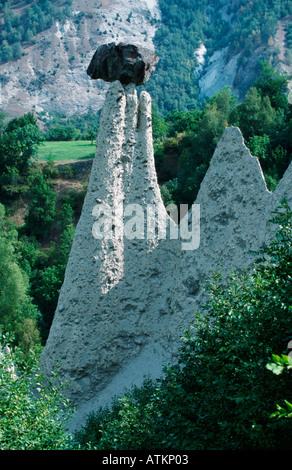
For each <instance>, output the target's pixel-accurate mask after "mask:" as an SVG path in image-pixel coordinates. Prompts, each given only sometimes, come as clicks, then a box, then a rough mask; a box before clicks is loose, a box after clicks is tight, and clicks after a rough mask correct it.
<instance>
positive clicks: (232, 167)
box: [41, 54, 292, 427]
mask: <svg viewBox="0 0 292 470" xmlns="http://www.w3.org/2000/svg"><path fill="white" fill-rule="evenodd" d="M125 55H126V56H127V54H125ZM150 55H151V54H150ZM127 60H128V56H127ZM155 61H156V59H155ZM128 66H129V64H128ZM154 68H155V67H153V63H152V73H153V71H154ZM120 69H121V70H124V67H123V64H122V65H121V67H120ZM115 78H116V77H115ZM118 78H119V77H118ZM118 78H117V79H114V80H113V81H111V84H110V87H109V89H108V92H107V95H106V99H105V103H104V106H103V109H102V112H101V117H100V129H99V133H98V137H97V149H96V155H95V159H94V161H93V165H92V170H91V175H90V179H89V184H88V189H87V194H86V197H85V200H84V205H83V209H82V213H81V216H80V220H79V222H78V224H77V227H76V231H75V236H74V240H73V244H72V248H71V253H70V256H69V260H68V264H67V269H66V273H65V278H64V283H63V286H62V288H61V291H60V295H59V301H58V305H57V309H56V312H55V316H54V320H53V323H52V326H51V330H50V334H49V337H48V340H47V343H46V346H45V348H44V351H43V353H42V356H41V365H42V368H43V370H44V373H45V375H46V376H49V375H50V374H51V372H52V371H54V370H55V369H56V368H58V370H59V377H60V379H61V380H62V381H64V382H66V383H67V384H68V389H67V390H68V395H69V397H70V398H71V399H72V401H73V404H74V405H75V406H76V415H75V417H74V418H73V420H72V426H73V427H75V426H78V425H80V424H82V423H83V421H82V420H83V419H84V417H85V416H86V414H87V413H89V412H90V411H93V410H96V409H97V408H98V407H99V406H103V405H108V404H110V401H111V399H112V397H113V396H115V395H121V394H122V393H123V392H124V391H125V390H126V389H127V388H129V387H130V386H131V385H133V384H136V385H140V384H141V383H142V381H143V379H144V377H145V376H147V375H150V376H152V377H157V376H159V375H161V374H162V371H163V365H164V364H166V363H169V362H173V361H175V360H176V357H177V352H178V348H179V346H180V337H181V335H182V331H183V330H184V329H185V328H186V327H187V326H188V325H189V324H190V323H191V322H192V319H193V315H194V312H196V311H198V310H200V309H201V308H202V307H203V304H204V301H205V299H206V294H205V290H204V286H205V284H206V282H207V280H208V278H209V277H210V275H211V273H212V271H214V270H218V271H220V272H222V274H223V275H228V274H230V272H231V269H235V270H242V269H245V268H248V266H249V265H250V264H251V263H252V261H253V260H254V257H253V256H252V255H251V254H250V250H257V249H258V248H260V247H261V246H262V245H263V244H264V243H266V242H267V241H268V240H269V239H270V238H271V225H270V222H269V220H270V219H271V217H272V211H273V210H275V208H276V207H277V206H278V204H279V202H280V201H281V199H282V198H286V200H288V202H289V203H290V204H292V191H291V180H292V164H290V166H289V168H288V169H287V171H286V173H285V175H284V176H283V179H282V181H281V182H280V183H279V184H278V187H277V188H276V190H275V191H274V193H271V192H270V191H268V190H267V187H266V183H265V179H264V176H263V173H262V170H261V167H260V164H259V161H258V160H257V158H255V157H253V156H252V155H251V154H250V152H249V150H248V148H247V147H246V146H245V144H244V141H243V137H242V135H241V132H240V130H239V129H238V128H237V127H230V128H226V129H225V132H224V134H223V136H222V138H221V140H220V141H219V143H218V145H217V148H216V150H215V152H214V155H213V157H212V159H211V162H210V166H209V169H208V171H207V173H206V175H205V178H204V180H203V182H202V184H201V187H200V191H199V194H198V196H197V199H196V201H195V202H194V205H193V207H192V208H190V209H189V211H188V212H187V213H186V215H185V217H184V218H183V219H182V220H181V221H180V223H179V224H176V223H175V222H174V220H173V219H175V217H174V215H175V209H176V208H175V207H171V208H168V210H167V209H166V208H165V206H164V204H163V201H162V198H161V194H160V189H159V185H158V182H157V176H156V171H155V164H154V152H153V139H152V118H151V98H150V96H149V94H148V93H147V92H145V91H142V92H141V93H140V95H139V97H138V93H137V88H136V83H135V80H136V79H135V78H133V79H131V80H130V81H128V80H127V83H122V82H121V81H120V80H119V79H118ZM170 214H171V217H170Z"/></svg>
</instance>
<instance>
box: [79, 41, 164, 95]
mask: <svg viewBox="0 0 292 470" xmlns="http://www.w3.org/2000/svg"><path fill="white" fill-rule="evenodd" d="M158 60H159V58H158V56H157V55H156V54H155V52H153V51H151V50H150V49H147V48H145V47H142V46H137V45H134V44H125V43H119V44H115V43H114V42H112V43H110V44H103V45H102V46H100V47H99V48H98V49H97V50H96V52H95V54H94V56H93V58H92V60H91V62H90V64H89V67H88V69H87V74H88V75H89V76H90V77H91V78H92V79H98V78H100V79H102V80H105V81H106V82H114V81H115V80H119V81H120V83H122V84H123V85H128V84H129V83H134V84H135V85H136V86H139V85H143V84H144V83H146V82H147V80H148V79H149V78H150V77H151V75H152V74H153V73H154V71H155V68H156V65H157V63H158Z"/></svg>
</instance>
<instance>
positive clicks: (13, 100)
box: [0, 0, 292, 118]
mask: <svg viewBox="0 0 292 470" xmlns="http://www.w3.org/2000/svg"><path fill="white" fill-rule="evenodd" d="M229 4H232V1H231V0H230V2H226V3H225V4H224V5H223V6H218V11H217V13H218V15H219V16H220V17H222V19H223V20H224V21H226V22H227V23H228V24H229V26H230V28H231V29H232V28H233V27H234V24H233V21H234V19H232V16H230V15H228V8H227V7H228V5H229ZM158 5H159V1H158V0H139V2H137V1H135V0H102V1H101V0H97V1H96V0H74V1H73V3H72V7H71V11H72V15H71V17H70V18H69V17H68V18H67V19H66V20H65V22H64V24H60V23H59V22H55V24H54V26H53V27H51V28H50V29H49V30H46V31H44V32H42V33H40V34H38V35H37V36H36V38H35V39H36V41H35V44H34V45H31V46H29V47H27V48H26V49H25V55H24V56H23V57H22V58H20V59H19V60H17V61H10V62H7V63H5V64H2V65H0V108H1V109H3V110H5V111H6V112H8V115H9V117H14V116H19V115H22V114H24V113H25V112H28V111H32V110H33V111H35V112H36V113H37V115H38V116H39V117H40V118H43V117H44V116H46V115H47V116H48V113H49V112H52V113H62V114H64V115H65V116H71V115H74V114H82V113H85V112H87V111H88V110H89V108H91V109H92V110H93V111H97V110H99V109H100V108H101V107H102V104H103V102H104V97H105V92H106V90H107V88H108V86H107V85H106V84H105V83H104V82H103V81H102V80H97V81H93V80H91V79H90V77H88V75H87V73H86V70H87V67H88V65H89V63H90V60H91V58H92V56H93V54H94V52H95V50H96V49H97V48H98V47H99V46H100V45H101V44H104V43H109V42H119V41H126V42H128V43H131V42H132V43H135V44H142V45H144V46H146V47H149V48H151V49H154V42H153V41H154V36H155V31H156V28H159V27H160V24H161V23H160V22H159V21H157V20H159V19H161V14H160V11H159V6H158ZM162 20H163V19H162ZM289 21H291V18H290V17H287V18H284V19H282V20H280V21H279V22H278V30H277V33H276V35H275V37H271V38H270V39H269V44H261V45H260V46H259V47H258V49H256V50H254V51H253V54H252V55H251V57H249V58H248V59H247V58H246V57H242V53H241V52H239V53H237V54H236V55H230V53H229V49H228V38H227V39H226V44H225V45H224V47H220V48H218V50H212V51H210V50H208V49H207V47H206V45H205V44H204V43H203V42H202V43H201V45H200V47H199V48H198V49H197V50H195V51H194V54H195V55H196V56H197V59H198V67H197V68H196V69H195V70H194V76H195V79H196V80H197V83H198V85H199V90H200V97H201V98H204V97H210V96H212V95H213V94H214V93H215V92H217V91H219V90H220V89H221V88H222V87H224V86H226V85H228V86H231V88H232V91H233V92H234V93H235V94H237V95H239V96H242V95H243V94H244V93H245V92H246V90H247V89H248V87H249V86H250V85H251V82H252V80H253V79H254V78H255V65H256V63H257V61H258V60H259V58H260V57H261V55H262V53H263V52H265V53H266V52H267V50H268V51H270V53H271V56H273V59H274V62H275V63H276V64H277V65H278V67H279V68H280V69H281V70H284V71H285V72H288V73H290V75H291V72H292V67H291V65H290V66H289V65H287V60H286V59H285V52H286V49H287V44H286V37H285V35H286V29H285V25H286V23H287V22H289ZM207 46H208V45H207ZM215 49H216V47H215Z"/></svg>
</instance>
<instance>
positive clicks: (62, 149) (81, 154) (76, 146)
mask: <svg viewBox="0 0 292 470" xmlns="http://www.w3.org/2000/svg"><path fill="white" fill-rule="evenodd" d="M95 148H96V144H95V142H93V144H92V143H91V141H90V140H74V141H66V142H62V141H61V142H59V141H58V142H51V141H45V142H43V143H42V144H41V145H40V147H39V149H38V154H37V159H38V160H39V161H46V160H49V159H51V158H52V159H53V160H54V161H60V160H85V159H87V158H93V157H94V155H95Z"/></svg>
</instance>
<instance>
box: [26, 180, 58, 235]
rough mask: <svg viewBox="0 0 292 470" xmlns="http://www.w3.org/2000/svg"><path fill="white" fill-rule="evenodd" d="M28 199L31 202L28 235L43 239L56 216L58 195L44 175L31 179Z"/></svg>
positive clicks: (28, 215) (27, 223)
mask: <svg viewBox="0 0 292 470" xmlns="http://www.w3.org/2000/svg"><path fill="white" fill-rule="evenodd" d="M27 197H28V198H29V200H30V204H29V209H28V213H27V215H26V216H25V225H26V230H27V232H28V234H30V235H34V236H35V237H36V238H38V239H41V238H43V237H44V236H45V235H47V234H48V233H49V231H50V228H51V226H52V224H53V222H54V220H55V216H56V193H55V192H54V190H53V189H52V188H51V186H50V184H49V182H48V181H47V180H46V179H45V177H44V176H43V174H42V173H36V174H35V175H33V176H32V177H31V178H30V185H29V190H28V192H27Z"/></svg>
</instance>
